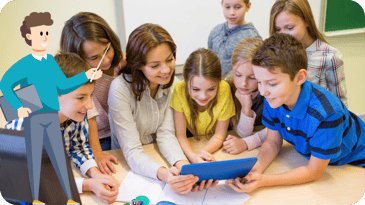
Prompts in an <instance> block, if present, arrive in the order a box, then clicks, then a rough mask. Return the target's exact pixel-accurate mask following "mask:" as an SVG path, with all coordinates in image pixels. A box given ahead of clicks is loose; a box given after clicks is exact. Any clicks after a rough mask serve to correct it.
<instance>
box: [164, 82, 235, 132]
mask: <svg viewBox="0 0 365 205" xmlns="http://www.w3.org/2000/svg"><path fill="white" fill-rule="evenodd" d="M171 107H172V108H174V109H175V110H176V111H178V112H184V115H185V118H186V120H187V123H188V128H189V130H190V131H191V129H190V128H191V120H190V119H191V118H190V108H189V105H188V101H187V99H186V96H185V81H182V82H179V83H178V84H176V86H175V88H174V93H173V94H172V98H171ZM208 111H209V108H208V109H206V110H205V111H204V112H199V116H198V119H197V120H196V125H197V126H196V127H197V131H198V135H205V130H206V128H207V126H208V125H209V122H210V115H209V112H208ZM234 115H235V107H234V102H233V98H232V93H231V89H230V87H229V84H228V83H227V82H226V81H225V80H221V81H220V82H219V90H218V93H217V104H216V105H215V107H214V108H213V122H212V124H211V125H210V126H209V128H208V130H207V133H210V131H213V132H214V130H211V129H212V127H213V126H215V124H216V122H217V120H219V121H225V120H228V119H230V118H231V117H232V116H234Z"/></svg>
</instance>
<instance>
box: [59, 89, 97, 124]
mask: <svg viewBox="0 0 365 205" xmlns="http://www.w3.org/2000/svg"><path fill="white" fill-rule="evenodd" d="M93 91H94V83H87V84H85V85H83V86H81V87H79V88H78V89H76V90H74V91H73V92H71V93H68V94H66V95H61V96H58V100H59V103H60V111H59V112H58V115H59V118H60V123H61V124H62V123H63V122H64V121H66V120H67V119H71V120H73V121H76V122H81V121H82V120H84V117H85V115H86V112H87V110H89V109H92V108H93V105H92V100H91V94H92V93H93Z"/></svg>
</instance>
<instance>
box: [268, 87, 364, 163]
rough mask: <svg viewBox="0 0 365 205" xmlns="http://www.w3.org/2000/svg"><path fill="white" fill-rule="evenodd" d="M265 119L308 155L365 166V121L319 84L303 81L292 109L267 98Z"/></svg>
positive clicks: (299, 151) (271, 126)
mask: <svg viewBox="0 0 365 205" xmlns="http://www.w3.org/2000/svg"><path fill="white" fill-rule="evenodd" d="M262 123H263V124H264V125H265V126H266V127H268V128H269V129H271V130H277V131H278V132H279V134H280V136H281V137H282V138H283V139H285V140H286V141H287V142H289V143H290V144H292V145H293V146H294V148H295V150H296V151H297V152H298V153H300V154H301V155H303V156H304V157H306V158H310V156H314V157H317V158H320V159H324V160H327V159H330V162H329V164H330V165H343V164H353V165H358V166H362V167H365V123H364V122H363V121H362V120H361V119H360V118H358V117H357V116H356V115H355V114H353V113H352V112H350V111H348V110H347V108H346V106H344V104H343V103H342V102H341V101H340V99H339V98H338V97H336V96H335V95H334V94H332V93H331V92H329V91H328V90H326V89H325V88H323V87H321V86H319V85H317V84H314V83H312V82H309V81H306V82H305V83H304V84H303V86H302V90H301V92H300V95H299V98H298V101H297V103H296V105H295V106H294V109H293V110H292V111H289V110H287V109H285V108H284V107H283V106H280V107H278V108H276V109H273V108H271V107H270V105H269V104H268V103H267V101H266V99H265V105H264V110H263V119H262Z"/></svg>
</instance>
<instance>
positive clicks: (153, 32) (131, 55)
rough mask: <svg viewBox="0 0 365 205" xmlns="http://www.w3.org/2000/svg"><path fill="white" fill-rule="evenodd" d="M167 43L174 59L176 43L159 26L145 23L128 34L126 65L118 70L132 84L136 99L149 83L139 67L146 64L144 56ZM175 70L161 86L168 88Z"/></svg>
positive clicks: (138, 98) (139, 97)
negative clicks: (168, 80)
mask: <svg viewBox="0 0 365 205" xmlns="http://www.w3.org/2000/svg"><path fill="white" fill-rule="evenodd" d="M162 43H167V44H168V45H169V46H170V48H171V51H172V53H173V56H174V58H175V59H176V45H175V43H174V41H173V40H172V38H171V36H170V34H169V33H168V32H167V31H166V30H165V29H164V28H162V27H161V26H159V25H156V24H151V23H146V24H143V25H141V26H139V27H138V28H136V29H135V30H134V31H133V32H132V33H131V34H130V35H129V39H128V43H127V48H126V54H127V59H128V60H127V65H126V66H125V67H124V68H123V69H121V70H120V71H119V74H121V73H123V78H124V79H125V80H126V81H127V82H128V83H131V84H132V86H131V87H132V91H133V93H134V95H135V96H136V100H141V98H142V94H143V91H144V90H145V89H146V84H149V81H148V79H147V78H146V76H145V75H144V74H143V72H142V70H141V68H142V67H143V66H145V65H146V64H147V60H146V56H147V53H148V52H149V51H151V50H152V49H154V48H156V47H157V46H159V45H161V44H162ZM125 74H130V75H132V80H131V81H129V80H128V79H127V78H126V76H125ZM174 76H175V71H174V73H173V75H172V76H171V80H170V82H169V83H168V84H166V85H164V86H163V87H162V88H163V89H166V88H169V87H170V86H171V85H172V84H173V82H174Z"/></svg>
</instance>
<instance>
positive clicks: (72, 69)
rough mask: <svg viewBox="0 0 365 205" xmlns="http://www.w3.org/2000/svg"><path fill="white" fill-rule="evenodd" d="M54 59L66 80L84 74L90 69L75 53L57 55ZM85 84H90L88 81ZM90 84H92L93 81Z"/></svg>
mask: <svg viewBox="0 0 365 205" xmlns="http://www.w3.org/2000/svg"><path fill="white" fill-rule="evenodd" d="M54 58H55V60H56V62H57V64H58V65H59V66H60V68H61V70H62V72H63V73H64V74H65V76H66V77H67V78H70V77H72V76H75V75H77V74H79V73H82V72H86V71H88V70H89V69H90V68H91V67H90V65H89V64H87V63H86V62H85V61H84V60H83V59H82V58H81V57H79V56H78V55H77V54H75V53H58V54H56V55H55V56H54ZM87 83H90V81H87V82H86V83H85V84H87ZM91 83H94V81H93V82H91Z"/></svg>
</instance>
